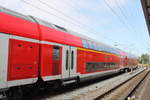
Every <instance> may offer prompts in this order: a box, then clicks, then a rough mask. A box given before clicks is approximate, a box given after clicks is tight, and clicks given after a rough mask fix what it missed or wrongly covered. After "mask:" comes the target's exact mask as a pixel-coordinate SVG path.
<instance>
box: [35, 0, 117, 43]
mask: <svg viewBox="0 0 150 100" xmlns="http://www.w3.org/2000/svg"><path fill="white" fill-rule="evenodd" d="M38 1H39V2H40V3H42V4H44V5H46V6H47V7H48V8H50V9H53V10H55V11H57V12H58V13H60V14H62V15H63V16H65V17H67V18H69V19H70V20H74V21H76V22H77V23H80V25H81V26H82V27H85V26H86V27H88V29H89V31H91V32H92V33H95V34H98V33H99V32H96V30H95V29H93V28H92V27H91V26H89V25H87V24H84V23H82V22H81V21H78V20H77V19H75V18H72V17H70V16H69V15H67V14H65V13H63V12H62V11H60V10H58V9H56V8H54V7H52V6H51V5H49V4H47V3H45V2H43V1H42V0H38ZM76 22H75V23H76ZM95 34H94V35H95ZM103 37H104V36H103ZM104 38H106V39H108V40H109V41H112V42H114V40H112V39H110V38H107V37H104Z"/></svg>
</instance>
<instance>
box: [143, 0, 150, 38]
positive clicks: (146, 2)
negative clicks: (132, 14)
mask: <svg viewBox="0 0 150 100" xmlns="http://www.w3.org/2000/svg"><path fill="white" fill-rule="evenodd" d="M141 2H142V7H143V11H144V15H145V20H146V23H147V28H148V31H149V35H150V0H141Z"/></svg>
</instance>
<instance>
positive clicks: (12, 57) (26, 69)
mask: <svg viewBox="0 0 150 100" xmlns="http://www.w3.org/2000/svg"><path fill="white" fill-rule="evenodd" d="M9 43H10V45H9V63H8V64H9V65H8V80H17V79H26V78H35V77H37V76H38V58H39V55H38V54H39V53H38V52H39V51H38V50H39V44H36V43H31V42H25V41H20V40H14V39H10V42H9Z"/></svg>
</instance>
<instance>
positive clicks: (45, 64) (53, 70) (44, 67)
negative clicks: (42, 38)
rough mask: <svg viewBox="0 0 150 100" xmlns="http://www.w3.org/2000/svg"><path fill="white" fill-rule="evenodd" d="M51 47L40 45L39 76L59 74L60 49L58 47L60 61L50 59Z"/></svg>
mask: <svg viewBox="0 0 150 100" xmlns="http://www.w3.org/2000/svg"><path fill="white" fill-rule="evenodd" d="M52 47H53V46H52V45H47V44H42V45H41V65H40V76H41V77H43V76H52V75H59V74H61V69H62V68H61V66H62V48H61V47H60V59H59V60H53V59H52ZM53 64H55V66H53Z"/></svg>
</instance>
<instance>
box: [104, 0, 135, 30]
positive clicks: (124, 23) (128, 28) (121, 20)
mask: <svg viewBox="0 0 150 100" xmlns="http://www.w3.org/2000/svg"><path fill="white" fill-rule="evenodd" d="M104 3H105V4H106V6H107V7H108V8H109V9H110V10H111V12H112V13H113V14H114V15H115V16H116V17H117V18H118V20H119V21H120V22H121V23H122V24H123V25H124V26H125V27H126V29H127V30H128V31H129V32H130V31H132V29H130V27H129V26H128V25H127V24H126V22H125V21H124V20H123V19H121V17H120V15H119V14H118V13H117V12H116V11H115V10H114V9H113V8H112V7H111V6H110V4H109V3H108V2H107V1H106V0H104Z"/></svg>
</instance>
